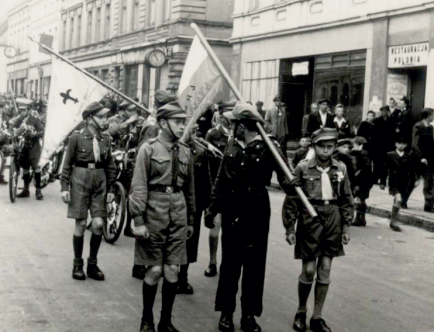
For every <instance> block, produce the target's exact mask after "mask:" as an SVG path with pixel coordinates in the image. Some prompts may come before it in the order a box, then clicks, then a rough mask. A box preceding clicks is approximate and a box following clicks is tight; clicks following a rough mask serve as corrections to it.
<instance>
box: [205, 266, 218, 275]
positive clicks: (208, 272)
mask: <svg viewBox="0 0 434 332" xmlns="http://www.w3.org/2000/svg"><path fill="white" fill-rule="evenodd" d="M216 275H217V265H215V264H210V265H209V266H208V268H207V269H206V270H205V277H214V276H216Z"/></svg>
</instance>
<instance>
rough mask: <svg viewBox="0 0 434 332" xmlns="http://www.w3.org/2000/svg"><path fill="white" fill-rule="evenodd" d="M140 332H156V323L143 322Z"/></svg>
mask: <svg viewBox="0 0 434 332" xmlns="http://www.w3.org/2000/svg"><path fill="white" fill-rule="evenodd" d="M140 332H155V326H154V323H149V322H142V324H140Z"/></svg>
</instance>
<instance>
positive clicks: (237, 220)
mask: <svg viewBox="0 0 434 332" xmlns="http://www.w3.org/2000/svg"><path fill="white" fill-rule="evenodd" d="M0 106H1V109H2V136H1V137H0V138H1V140H0V142H1V146H0V147H1V148H2V150H3V151H4V153H5V154H7V152H8V147H10V139H11V137H17V136H24V137H25V145H24V146H25V150H24V151H23V153H22V156H23V161H22V162H21V163H22V165H23V168H24V176H23V179H24V189H23V192H22V193H21V194H20V195H19V197H29V183H30V169H33V171H34V176H35V184H36V198H37V199H38V200H42V199H43V196H42V193H41V190H40V175H39V187H38V172H39V174H40V168H39V167H38V162H37V161H38V159H39V156H40V153H41V139H42V138H43V134H44V131H43V130H44V123H45V112H46V111H45V108H46V107H45V106H46V105H44V104H43V103H42V104H38V103H35V102H32V101H30V102H25V101H21V102H20V103H19V104H18V107H17V111H18V112H17V111H16V110H15V107H14V105H13V100H12V99H10V98H9V99H7V98H3V99H0ZM286 107H287V106H286V105H285V104H284V103H283V102H282V101H281V98H280V97H279V96H276V97H275V98H274V106H273V107H272V108H270V109H269V110H267V111H265V110H263V109H262V108H263V103H262V102H261V101H258V102H257V103H256V107H254V106H253V105H252V104H251V103H242V102H237V103H235V102H227V103H219V104H216V105H211V106H210V107H208V108H207V109H206V110H205V111H204V113H203V114H201V116H200V117H199V118H198V120H197V122H195V123H194V124H193V125H192V126H187V121H188V119H187V114H186V112H185V110H184V109H183V107H181V105H180V104H179V103H178V101H177V100H176V97H175V96H173V95H170V94H168V93H167V92H165V91H161V90H159V91H157V92H156V94H155V107H154V108H155V112H154V114H153V116H152V117H149V118H147V117H148V114H147V113H143V112H142V111H141V110H140V109H139V108H137V107H136V106H135V105H134V104H131V103H129V102H127V101H122V102H120V101H115V100H114V99H112V98H104V99H103V100H101V101H98V102H97V101H96V102H93V103H91V104H90V105H88V106H87V107H86V109H85V110H84V111H83V113H82V117H83V122H82V123H81V124H80V126H78V127H77V128H76V130H75V131H74V132H73V133H72V134H71V135H70V136H69V139H68V148H67V152H66V155H65V158H64V163H63V170H62V175H61V191H62V199H63V201H64V202H65V203H67V204H68V212H67V217H68V218H71V219H74V220H75V231H74V234H73V251H74V260H73V271H72V277H73V278H74V279H76V280H85V279H86V274H85V273H84V260H83V246H84V235H85V229H86V220H87V216H88V213H89V212H90V216H91V219H92V222H91V227H90V229H91V232H92V235H91V238H90V252H89V257H88V260H87V269H86V272H87V276H88V277H90V278H93V279H95V280H100V281H102V280H104V279H105V275H104V273H103V272H102V271H101V269H100V268H99V267H98V260H97V256H98V251H99V248H100V244H101V240H102V227H103V219H104V218H105V217H107V208H106V204H107V202H111V201H112V200H113V199H114V194H113V193H114V183H115V181H116V169H115V165H114V160H113V157H112V148H113V147H120V148H121V147H122V146H124V145H125V142H126V141H127V140H128V144H129V148H132V147H135V148H137V157H136V162H135V168H134V171H133V173H132V174H133V175H132V178H131V188H130V189H129V193H128V208H129V214H130V216H131V217H132V219H133V220H134V225H127V226H126V228H125V231H124V234H125V235H127V236H134V237H135V238H136V241H135V252H134V256H135V257H134V267H133V276H134V277H136V278H140V279H143V288H142V289H143V292H142V299H143V312H142V320H141V323H140V331H141V332H146V331H147V332H152V331H155V325H154V314H153V307H154V301H155V297H156V293H157V287H158V283H159V279H160V277H163V278H164V281H163V288H162V309H161V316H160V321H159V324H158V331H159V332H173V331H178V330H177V329H176V328H175V327H174V326H173V324H172V319H171V317H172V309H173V306H174V301H175V298H176V294H193V293H194V291H193V286H192V285H191V284H190V283H189V280H188V269H189V265H190V264H192V263H194V262H196V261H197V256H198V243H199V234H200V229H201V221H202V219H203V220H204V225H205V226H206V227H207V228H208V229H209V266H208V268H207V269H206V270H205V271H204V274H205V276H207V277H214V276H216V275H217V274H219V282H218V288H217V291H216V299H215V310H216V311H219V312H221V317H220V320H219V330H220V331H223V332H232V331H234V323H233V314H234V312H235V308H236V295H237V292H238V283H239V280H240V278H241V279H242V281H241V293H242V296H241V313H242V316H241V327H242V329H243V330H244V331H247V332H258V331H261V327H260V326H259V324H258V323H257V322H256V319H255V317H259V316H260V315H261V313H262V309H263V307H262V305H263V303H262V302H263V301H262V299H263V292H264V283H265V267H266V258H267V246H268V232H269V223H270V215H271V209H270V200H269V196H268V191H267V189H266V187H267V186H269V185H270V182H271V177H272V173H273V172H275V173H276V174H277V178H278V181H279V183H280V185H281V187H282V189H283V190H284V191H285V193H286V198H285V202H284V204H283V207H282V221H283V226H284V230H285V234H286V240H287V242H288V243H289V244H290V245H295V255H294V256H295V258H296V259H300V260H301V261H302V267H301V275H300V277H299V281H298V295H299V306H298V309H297V314H296V316H295V318H294V324H293V328H294V330H296V331H306V329H307V325H306V314H307V306H306V303H307V301H308V298H309V295H310V291H311V288H312V285H313V283H314V282H315V287H314V293H315V294H314V296H315V305H314V311H313V315H312V318H311V320H310V329H311V330H312V331H315V332H328V331H331V329H330V327H328V326H327V324H326V322H325V320H324V319H323V318H322V308H323V306H324V303H325V300H326V295H327V293H328V289H329V284H330V270H331V265H332V261H333V259H334V258H335V257H339V256H343V255H344V254H345V253H344V248H343V245H346V244H348V243H349V241H350V235H349V231H348V229H349V227H350V226H351V225H353V226H364V225H366V217H365V214H366V210H367V206H366V199H367V198H368V197H369V192H370V190H371V187H372V186H373V185H374V184H379V185H380V187H381V188H382V189H384V187H385V185H386V183H387V179H388V184H389V192H390V194H391V195H393V196H394V197H395V199H394V205H393V213H392V218H391V222H390V227H391V228H392V229H393V230H395V231H400V227H399V226H398V224H397V214H398V211H399V209H400V208H406V207H407V201H408V198H409V196H410V194H411V191H412V190H413V188H414V186H415V185H416V184H417V182H418V179H419V177H421V176H423V177H424V180H425V181H424V182H425V185H424V195H425V210H426V211H430V212H433V206H434V191H433V178H434V176H433V174H434V137H433V127H432V125H431V124H430V123H431V121H432V120H433V110H432V109H424V110H422V112H421V118H422V120H421V121H420V122H418V123H417V124H415V125H414V126H413V125H412V123H411V118H410V108H409V103H408V100H407V99H406V98H403V99H402V100H400V105H399V107H398V106H397V104H396V102H395V100H392V99H391V100H390V102H389V105H386V106H383V107H382V108H381V115H380V116H379V117H375V113H374V112H368V115H367V119H366V121H363V122H362V123H361V125H360V128H359V129H358V130H357V132H353V128H351V126H350V124H349V123H348V121H347V120H346V119H345V107H344V106H343V105H341V104H338V105H336V106H335V107H334V113H332V112H331V111H332V108H331V105H330V102H329V101H328V100H319V101H318V102H317V103H313V104H312V105H311V113H310V114H307V115H306V116H305V117H304V118H303V122H302V130H301V132H302V137H301V139H300V142H299V148H298V149H297V151H295V153H294V158H293V159H292V160H291V161H290V162H288V161H287V159H286V152H287V151H286V147H287V142H288V141H287V138H288V121H290V119H288V118H287V111H286ZM258 123H259V124H260V125H262V126H263V127H264V128H265V131H266V132H267V133H268V134H269V135H270V137H271V139H272V142H273V144H274V147H275V149H277V151H278V153H279V155H280V156H281V157H282V158H283V160H284V162H285V163H287V166H288V167H289V168H290V169H291V170H292V171H293V174H294V178H293V179H292V180H290V179H289V178H287V177H286V175H285V172H284V171H283V170H282V168H281V167H280V166H279V163H278V162H277V161H276V157H275V156H274V155H273V154H272V152H271V151H270V148H269V146H268V145H267V143H266V142H265V140H264V138H263V137H262V136H261V135H260V133H259V131H258V127H257V125H258ZM186 128H191V130H190V132H188V133H186V132H185V131H186ZM414 165H418V167H414ZM0 174H1V173H0ZM5 182H6V181H5V180H4V178H3V177H1V178H0V183H5ZM296 188H301V189H302V190H303V192H304V193H305V195H306V197H307V199H308V200H309V204H311V205H312V206H313V208H314V210H315V211H316V215H312V213H311V212H309V211H310V210H309V209H308V208H307V207H306V205H305V203H304V202H303V201H302V200H301V199H300V197H299V195H297V193H296ZM220 232H222V234H223V235H222V240H221V241H222V242H221V243H222V248H221V250H222V262H221V264H220V269H218V268H217V266H218V262H217V252H218V244H219V233H220ZM315 274H316V281H315V279H314V278H315Z"/></svg>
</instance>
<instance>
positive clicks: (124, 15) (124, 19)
mask: <svg viewBox="0 0 434 332" xmlns="http://www.w3.org/2000/svg"><path fill="white" fill-rule="evenodd" d="M121 1H122V2H121V4H122V7H121V33H125V32H127V23H128V17H127V0H121Z"/></svg>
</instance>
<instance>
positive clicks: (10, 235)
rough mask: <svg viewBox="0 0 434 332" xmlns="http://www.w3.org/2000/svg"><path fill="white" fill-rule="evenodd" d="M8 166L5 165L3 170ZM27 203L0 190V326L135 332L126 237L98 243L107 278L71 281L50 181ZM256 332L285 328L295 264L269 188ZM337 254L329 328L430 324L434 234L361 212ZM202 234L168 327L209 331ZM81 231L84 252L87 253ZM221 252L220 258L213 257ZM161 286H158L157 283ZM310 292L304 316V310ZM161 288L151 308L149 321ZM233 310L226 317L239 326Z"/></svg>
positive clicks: (136, 295)
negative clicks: (189, 290)
mask: <svg viewBox="0 0 434 332" xmlns="http://www.w3.org/2000/svg"><path fill="white" fill-rule="evenodd" d="M6 173H7V172H6ZM43 194H44V196H45V198H44V201H42V202H40V201H36V200H35V196H34V188H33V186H32V187H31V197H30V198H29V199H18V200H17V202H16V203H15V204H11V203H10V201H9V195H8V187H7V186H2V187H0V211H2V212H1V215H0V225H1V239H2V240H1V242H0V257H1V264H0V331H8V332H9V331H13V332H15V331H17V332H21V331H32V332H33V331H35V332H36V331H56V332H59V331H71V332H72V331H92V332H97V331H106V332H108V331H126V332H130V331H131V332H133V331H138V330H139V325H140V317H141V308H142V305H141V289H142V282H141V281H139V280H137V279H134V278H132V277H131V268H132V264H133V244H134V240H133V239H131V238H126V237H124V236H123V235H122V236H121V237H120V239H119V240H118V242H117V243H116V244H115V245H110V244H107V243H105V242H103V244H102V246H101V250H100V255H99V265H100V267H101V269H102V271H103V272H104V273H105V275H106V281H103V282H97V281H94V280H92V279H87V280H86V281H76V280H73V279H72V278H71V271H72V260H73V251H72V235H73V229H74V222H73V220H68V219H67V218H66V205H65V204H63V203H62V201H61V196H60V186H59V182H56V183H54V184H50V185H49V186H48V187H47V188H45V189H44V190H43ZM270 196H271V201H272V213H273V214H272V222H271V223H272V227H271V231H270V237H269V250H268V263H267V278H266V285H265V296H264V312H263V315H262V317H260V318H259V319H258V323H259V324H260V325H261V326H262V328H263V331H273V332H277V331H292V322H293V318H294V315H295V313H296V310H297V305H298V300H297V282H298V279H297V278H298V275H299V274H300V271H301V262H300V261H295V260H294V259H293V247H289V245H288V244H286V242H285V239H284V231H283V226H282V223H281V217H280V214H281V206H282V202H283V199H284V195H283V194H282V193H281V192H277V191H271V195H270ZM350 232H351V233H350V234H351V241H350V244H349V245H348V246H346V248H345V249H346V254H347V255H346V256H344V257H342V258H339V259H336V260H335V261H334V263H333V268H332V277H331V281H332V283H331V286H330V291H329V294H328V298H327V302H326V305H325V308H324V315H323V316H324V318H325V319H326V321H327V323H328V325H329V326H330V327H331V328H332V330H333V331H353V332H365V331H366V332H373V331H375V332H377V331H378V332H380V331H394V332H398V331H413V332H416V331H418V332H419V331H420V332H429V331H434V318H433V316H432V311H433V307H434V279H433V278H432V275H433V274H434V234H432V233H429V232H427V231H424V230H421V229H418V228H413V227H409V226H403V232H402V233H396V232H393V231H391V230H390V229H389V226H388V220H386V219H381V218H378V217H374V216H371V215H368V225H367V227H366V228H352V229H351V230H350ZM207 234H208V231H207V230H206V229H205V228H202V234H201V241H200V254H199V262H198V263H196V264H193V265H192V266H191V268H190V271H189V272H190V273H189V281H190V283H191V284H192V285H193V287H194V290H195V294H194V295H192V296H189V295H179V296H178V297H177V299H176V301H175V308H174V318H173V321H174V325H175V326H176V327H177V328H179V329H180V331H185V332H195V331H198V332H199V331H200V332H204V331H206V332H208V331H210V332H211V331H218V329H217V324H218V319H219V313H216V312H214V309H213V308H214V295H215V291H216V287H217V281H218V278H217V277H215V278H206V277H204V275H203V271H204V270H205V268H206V267H207V264H208V240H207ZM89 236H90V233H89V232H86V239H85V249H84V257H87V255H88V252H89ZM219 259H220V257H219ZM160 287H161V286H160ZM313 293H314V292H313V291H312V293H311V296H310V298H309V303H308V318H309V319H310V316H311V313H312V310H313V295H314V294H313ZM160 308H161V294H160V292H159V293H158V294H157V299H156V306H155V309H154V314H155V321H156V323H158V318H159V315H160V313H159V310H160ZM239 319H240V310H239V308H238V310H237V312H236V313H235V316H234V321H235V325H236V330H237V331H239V329H240V325H239Z"/></svg>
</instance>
